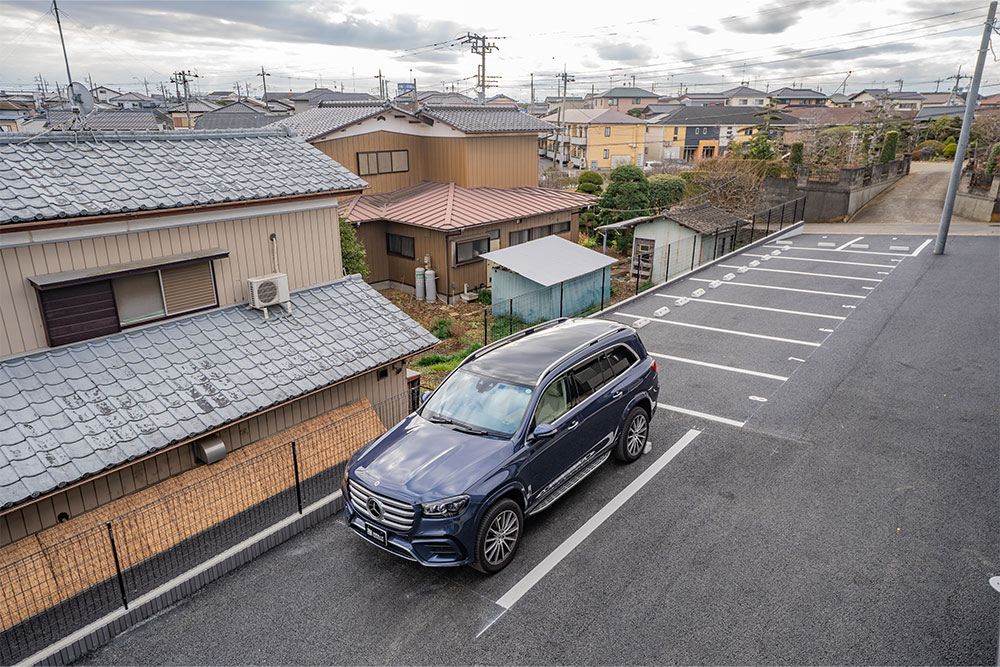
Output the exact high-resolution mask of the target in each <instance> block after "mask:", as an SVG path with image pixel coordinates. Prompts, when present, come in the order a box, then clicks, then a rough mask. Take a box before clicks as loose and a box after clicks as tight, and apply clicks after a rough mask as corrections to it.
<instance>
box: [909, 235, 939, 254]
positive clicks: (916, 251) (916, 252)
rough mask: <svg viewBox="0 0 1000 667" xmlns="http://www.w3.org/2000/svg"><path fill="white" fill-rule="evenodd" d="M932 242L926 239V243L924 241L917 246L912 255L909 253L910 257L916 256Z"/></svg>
mask: <svg viewBox="0 0 1000 667" xmlns="http://www.w3.org/2000/svg"><path fill="white" fill-rule="evenodd" d="M932 240H933V239H927V240H926V241H924V242H923V243H921V244H920V245H919V246H917V249H916V250H914V251H913V252H912V253H910V257H916V256H917V255H919V254H920V251H921V250H923V249H924V248H926V247H927V246H928V245H930V242H931V241H932Z"/></svg>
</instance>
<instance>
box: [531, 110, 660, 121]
mask: <svg viewBox="0 0 1000 667" xmlns="http://www.w3.org/2000/svg"><path fill="white" fill-rule="evenodd" d="M557 116H558V112H555V111H554V112H552V114H549V116H546V118H549V117H551V118H556V117H557ZM562 119H563V122H564V123H581V124H582V123H588V124H597V125H645V124H646V121H645V120H643V119H642V118H636V117H635V116H630V115H628V114H627V113H622V112H620V111H615V110H614V109H566V111H564V112H562Z"/></svg>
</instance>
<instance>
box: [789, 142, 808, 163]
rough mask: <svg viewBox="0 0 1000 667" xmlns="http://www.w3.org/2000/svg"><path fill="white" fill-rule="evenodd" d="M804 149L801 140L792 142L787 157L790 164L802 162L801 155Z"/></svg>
mask: <svg viewBox="0 0 1000 667" xmlns="http://www.w3.org/2000/svg"><path fill="white" fill-rule="evenodd" d="M804 150H805V145H804V144H803V143H802V142H801V141H796V142H795V143H794V144H792V154H791V155H790V156H789V157H788V161H789V162H790V163H791V164H802V155H803V152H804Z"/></svg>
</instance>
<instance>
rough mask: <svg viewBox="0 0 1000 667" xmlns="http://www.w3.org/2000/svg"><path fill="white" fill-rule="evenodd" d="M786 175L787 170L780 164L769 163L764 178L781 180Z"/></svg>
mask: <svg viewBox="0 0 1000 667" xmlns="http://www.w3.org/2000/svg"><path fill="white" fill-rule="evenodd" d="M784 174H785V168H784V166H783V165H782V164H781V163H780V162H768V163H767V169H766V170H765V171H764V176H766V177H768V178H781V177H782V176H783V175H784Z"/></svg>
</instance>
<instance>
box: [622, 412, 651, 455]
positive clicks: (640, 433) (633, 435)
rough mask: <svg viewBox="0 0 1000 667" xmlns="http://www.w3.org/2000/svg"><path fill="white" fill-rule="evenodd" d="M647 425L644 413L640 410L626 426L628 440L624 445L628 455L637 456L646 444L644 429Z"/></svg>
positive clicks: (645, 429)
mask: <svg viewBox="0 0 1000 667" xmlns="http://www.w3.org/2000/svg"><path fill="white" fill-rule="evenodd" d="M648 427H649V424H648V422H647V421H646V415H644V414H643V413H641V412H640V413H639V414H637V415H636V416H635V418H633V419H632V423H630V424H629V427H628V442H627V443H626V445H625V447H626V449H627V450H628V453H629V456H638V455H639V453H640V452H641V451H642V448H643V447H644V446H645V444H646V431H647V430H648Z"/></svg>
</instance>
